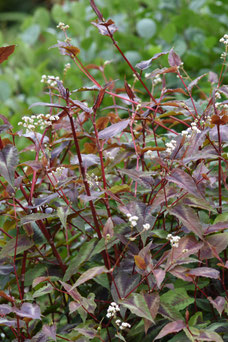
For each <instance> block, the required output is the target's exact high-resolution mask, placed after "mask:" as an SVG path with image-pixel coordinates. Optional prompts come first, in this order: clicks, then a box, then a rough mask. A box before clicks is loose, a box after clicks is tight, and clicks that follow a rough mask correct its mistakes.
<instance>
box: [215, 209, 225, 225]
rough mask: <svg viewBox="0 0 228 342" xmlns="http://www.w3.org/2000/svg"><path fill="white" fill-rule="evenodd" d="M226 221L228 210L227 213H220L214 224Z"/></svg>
mask: <svg viewBox="0 0 228 342" xmlns="http://www.w3.org/2000/svg"><path fill="white" fill-rule="evenodd" d="M224 221H228V212H227V213H223V214H219V215H218V216H217V217H216V219H215V220H214V224H215V223H218V222H224Z"/></svg>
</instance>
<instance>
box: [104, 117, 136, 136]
mask: <svg viewBox="0 0 228 342" xmlns="http://www.w3.org/2000/svg"><path fill="white" fill-rule="evenodd" d="M129 123H130V120H129V119H127V120H121V121H119V122H117V123H116V124H113V125H111V126H109V127H107V128H105V129H103V131H100V132H99V133H98V137H99V139H103V140H106V139H110V138H112V137H114V136H117V135H118V134H119V133H121V132H122V131H123V130H124V129H125V128H126V127H127V126H128V125H129Z"/></svg>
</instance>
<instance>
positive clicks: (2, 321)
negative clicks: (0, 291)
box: [0, 317, 17, 328]
mask: <svg viewBox="0 0 228 342" xmlns="http://www.w3.org/2000/svg"><path fill="white" fill-rule="evenodd" d="M1 325H3V326H4V325H5V326H6V327H14V328H15V327H16V326H17V321H16V319H10V318H4V317H0V326H1Z"/></svg>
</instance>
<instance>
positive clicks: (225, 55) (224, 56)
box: [220, 51, 227, 59]
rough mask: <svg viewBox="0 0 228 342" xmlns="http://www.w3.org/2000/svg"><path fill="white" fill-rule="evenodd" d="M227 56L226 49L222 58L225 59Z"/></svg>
mask: <svg viewBox="0 0 228 342" xmlns="http://www.w3.org/2000/svg"><path fill="white" fill-rule="evenodd" d="M226 57H227V52H226V51H224V52H222V53H221V56H220V58H221V59H225V58H226Z"/></svg>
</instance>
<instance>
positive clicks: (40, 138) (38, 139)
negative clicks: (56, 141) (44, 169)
mask: <svg viewBox="0 0 228 342" xmlns="http://www.w3.org/2000/svg"><path fill="white" fill-rule="evenodd" d="M21 135H22V136H23V137H26V138H29V139H30V140H32V142H33V143H35V146H36V147H40V144H41V141H42V144H47V143H48V142H49V138H48V137H46V136H45V137H43V135H42V134H40V133H38V132H36V133H35V132H28V133H25V134H21Z"/></svg>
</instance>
